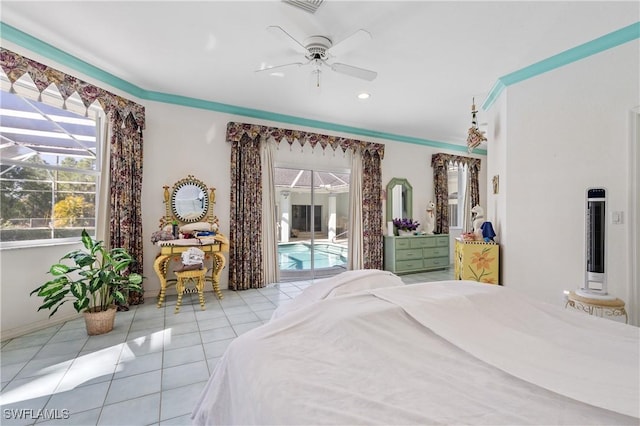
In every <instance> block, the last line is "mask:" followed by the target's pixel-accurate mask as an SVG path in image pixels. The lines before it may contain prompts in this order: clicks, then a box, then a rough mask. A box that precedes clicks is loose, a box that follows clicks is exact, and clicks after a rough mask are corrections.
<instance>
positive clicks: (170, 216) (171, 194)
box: [160, 175, 217, 227]
mask: <svg viewBox="0 0 640 426" xmlns="http://www.w3.org/2000/svg"><path fill="white" fill-rule="evenodd" d="M163 189H164V203H165V216H164V217H163V218H162V219H161V221H160V222H161V223H160V226H161V227H164V226H166V225H169V224H178V225H180V226H182V225H186V224H193V223H200V222H207V223H209V224H213V223H215V222H217V217H215V216H214V214H213V204H214V203H215V188H213V187H211V188H209V187H207V185H206V184H205V183H204V182H202V181H201V180H199V179H196V178H195V177H193V176H191V175H189V176H187V177H186V178H184V179H181V180H179V181H178V182H176V183H175V184H174V185H173V186H172V187H171V188H170V187H169V186H164V187H163Z"/></svg>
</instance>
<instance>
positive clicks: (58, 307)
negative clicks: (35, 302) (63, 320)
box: [49, 300, 67, 318]
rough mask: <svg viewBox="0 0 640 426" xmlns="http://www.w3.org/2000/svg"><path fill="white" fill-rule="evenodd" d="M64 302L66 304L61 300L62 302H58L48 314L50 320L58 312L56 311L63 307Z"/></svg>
mask: <svg viewBox="0 0 640 426" xmlns="http://www.w3.org/2000/svg"><path fill="white" fill-rule="evenodd" d="M66 302H67V301H66V300H63V301H62V302H60V304H59V305H58V306H56V308H55V309H54V310H53V311H52V312H51V313H50V314H49V318H51V317H52V316H53V314H55V313H56V312H58V309H60V306H62V305H64V304H65V303H66Z"/></svg>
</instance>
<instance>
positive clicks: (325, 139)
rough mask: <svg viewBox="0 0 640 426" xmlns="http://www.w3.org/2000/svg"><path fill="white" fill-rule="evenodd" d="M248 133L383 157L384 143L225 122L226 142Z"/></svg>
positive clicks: (238, 139) (302, 144) (252, 135)
mask: <svg viewBox="0 0 640 426" xmlns="http://www.w3.org/2000/svg"><path fill="white" fill-rule="evenodd" d="M245 134H246V135H248V136H249V137H250V138H251V139H254V138H255V137H256V136H258V135H260V136H261V137H262V138H264V139H265V140H266V139H269V138H273V139H274V140H275V141H276V142H277V143H280V142H282V141H283V140H285V141H287V143H288V144H289V146H291V145H292V144H293V142H295V141H298V143H299V144H300V146H304V145H305V144H309V145H311V147H312V148H315V147H316V145H318V144H319V145H320V146H321V147H322V149H325V148H326V147H327V146H329V147H331V148H332V149H333V150H334V151H335V150H336V149H337V148H338V147H340V148H342V152H346V151H347V150H352V151H356V150H357V149H358V148H360V149H361V150H362V152H363V153H364V152H369V153H371V154H374V153H377V154H378V156H379V157H380V159H382V158H383V157H384V144H380V143H373V142H365V141H360V140H357V139H350V138H343V137H339V136H329V135H322V134H320V133H313V132H305V131H302V130H290V129H282V128H280V127H269V126H261V125H258V124H247V123H234V122H229V123H227V142H237V141H240V139H242V137H243V136H244V135H245Z"/></svg>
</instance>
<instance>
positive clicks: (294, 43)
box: [267, 25, 307, 54]
mask: <svg viewBox="0 0 640 426" xmlns="http://www.w3.org/2000/svg"><path fill="white" fill-rule="evenodd" d="M267 31H269V32H270V33H271V34H273V35H274V36H276V37H278V38H280V39H284V40H285V41H286V42H287V43H289V45H290V46H291V47H292V48H293V49H294V50H295V51H296V52H298V53H304V54H306V53H307V48H306V47H305V46H304V45H303V44H302V43H300V42H299V41H298V40H296V39H295V38H294V37H293V36H292V35H291V34H289V33H288V32H286V31H285V30H284V29H283V28H282V27H280V26H278V25H270V26H268V27H267Z"/></svg>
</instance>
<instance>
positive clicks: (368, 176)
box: [362, 151, 383, 269]
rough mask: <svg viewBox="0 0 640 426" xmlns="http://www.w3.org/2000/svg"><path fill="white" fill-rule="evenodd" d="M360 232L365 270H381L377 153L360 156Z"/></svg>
mask: <svg viewBox="0 0 640 426" xmlns="http://www.w3.org/2000/svg"><path fill="white" fill-rule="evenodd" d="M362 172H363V173H362V222H363V225H362V230H363V255H364V267H365V269H382V268H383V265H382V260H383V258H382V253H383V237H382V199H381V197H380V193H381V191H382V167H381V159H380V156H379V155H378V153H377V152H375V151H366V152H364V153H363V154H362Z"/></svg>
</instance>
